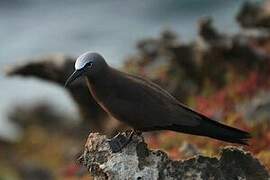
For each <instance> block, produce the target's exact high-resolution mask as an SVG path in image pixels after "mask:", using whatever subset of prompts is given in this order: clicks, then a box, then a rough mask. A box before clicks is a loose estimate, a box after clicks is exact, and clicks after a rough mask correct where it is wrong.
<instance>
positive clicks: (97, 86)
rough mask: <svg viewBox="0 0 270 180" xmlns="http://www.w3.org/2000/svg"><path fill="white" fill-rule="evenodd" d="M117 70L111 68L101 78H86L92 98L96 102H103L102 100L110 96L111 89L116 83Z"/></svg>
mask: <svg viewBox="0 0 270 180" xmlns="http://www.w3.org/2000/svg"><path fill="white" fill-rule="evenodd" d="M114 71H115V70H114V69H112V68H110V69H109V70H107V71H106V72H103V73H102V74H101V75H99V76H86V77H85V79H86V83H87V86H88V89H89V90H90V92H91V94H92V96H93V97H94V98H95V100H96V101H98V102H99V101H102V98H106V97H107V96H110V91H111V87H112V86H113V83H114V80H113V79H114V77H115V75H114V74H115V72H114Z"/></svg>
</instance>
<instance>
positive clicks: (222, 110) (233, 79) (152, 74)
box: [0, 0, 270, 180]
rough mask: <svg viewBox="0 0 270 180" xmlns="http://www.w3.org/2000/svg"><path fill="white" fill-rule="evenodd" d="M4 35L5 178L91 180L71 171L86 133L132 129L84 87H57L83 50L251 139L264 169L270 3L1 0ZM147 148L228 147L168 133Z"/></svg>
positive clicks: (179, 152) (0, 144)
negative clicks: (142, 78)
mask: <svg viewBox="0 0 270 180" xmlns="http://www.w3.org/2000/svg"><path fill="white" fill-rule="evenodd" d="M0 27H1V28H0V38H1V43H0V67H1V74H0V87H1V90H0V92H1V94H0V179H1V180H2V179H4V180H5V179H15V180H17V179H30V180H31V179H78V178H82V179H89V178H90V177H89V176H88V175H87V173H86V170H85V169H84V168H83V167H81V166H80V164H79V163H78V162H77V158H79V156H80V154H81V151H82V150H83V145H84V143H85V140H86V138H87V136H88V134H89V132H96V131H98V132H102V133H104V134H107V135H109V136H112V135H114V134H115V133H116V132H117V131H120V130H124V129H126V128H127V127H126V125H123V124H121V123H119V122H117V121H116V120H114V119H112V118H110V117H107V115H106V114H105V113H104V112H103V110H102V109H101V108H100V107H99V106H98V105H97V104H96V102H95V101H94V100H93V98H92V97H91V95H90V93H89V92H88V90H87V87H86V86H85V84H84V83H83V81H78V82H77V83H74V85H73V86H72V87H69V88H68V89H65V88H63V85H64V82H65V80H66V79H67V77H68V76H69V75H70V74H71V72H72V71H73V66H74V61H75V59H76V57H77V56H79V55H80V54H81V53H83V52H85V51H96V52H99V53H101V54H102V55H103V56H104V57H105V59H106V60H107V62H108V63H109V64H110V65H111V66H113V67H115V68H118V69H121V70H123V71H126V72H129V73H133V74H138V75H141V76H144V77H146V78H148V79H151V80H152V81H154V82H156V83H158V84H159V85H161V86H162V87H163V88H165V89H167V90H168V91H169V92H170V93H172V94H173V95H174V96H175V97H176V98H177V99H179V100H180V101H182V102H183V103H185V104H187V105H189V106H191V107H192V108H194V109H196V110H198V111H200V112H201V113H203V114H205V115H207V116H210V117H212V118H214V119H215V120H217V121H221V122H224V123H226V124H228V125H231V126H235V127H238V128H241V129H244V130H247V131H250V132H251V133H252V135H253V136H254V138H253V139H252V140H251V141H250V146H249V147H245V148H246V149H247V150H249V151H251V152H252V153H253V154H254V155H255V156H256V157H257V158H258V159H259V160H260V161H261V162H262V163H263V164H264V165H265V166H266V167H267V168H268V169H269V168H270V132H269V129H270V123H269V122H270V91H269V90H270V79H269V73H270V1H267V0H265V1H263V0H256V1H255V0H254V1H244V0H227V1H223V0H216V1H212V0H204V1H199V0H181V1H179V0H168V1H162V0H157V1H156V0H155V1H154V0H148V1H131V0H129V1H120V0H116V1H97V0H88V1H85V0H78V1H72V0H65V1H63V0H62V1H53V0H47V1H42V0H12V1H10V0H1V1H0ZM172 137H174V138H172ZM171 139H173V141H172V140H171ZM146 140H147V142H148V144H149V146H150V147H152V148H158V149H163V150H165V151H166V152H168V153H169V155H170V157H171V158H174V159H181V158H188V157H190V156H192V155H196V154H204V155H216V154H217V153H218V150H219V147H220V146H221V145H222V146H225V145H228V144H226V143H223V142H219V141H216V140H210V139H208V138H201V137H195V136H191V135H183V134H176V133H173V132H154V133H147V134H146Z"/></svg>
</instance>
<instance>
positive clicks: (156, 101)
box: [65, 52, 250, 152]
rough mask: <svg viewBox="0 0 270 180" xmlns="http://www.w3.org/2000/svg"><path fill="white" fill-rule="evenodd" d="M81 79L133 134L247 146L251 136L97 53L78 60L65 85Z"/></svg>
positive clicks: (115, 146)
mask: <svg viewBox="0 0 270 180" xmlns="http://www.w3.org/2000/svg"><path fill="white" fill-rule="evenodd" d="M80 76H84V77H85V80H86V83H87V85H88V88H89V90H90V92H91V94H92V95H93V97H94V99H95V100H96V101H97V103H98V104H99V105H100V106H101V107H102V108H103V109H104V110H105V111H106V112H107V113H108V114H109V115H111V116H113V117H114V118H116V119H118V120H119V121H122V122H124V123H126V124H128V125H129V126H131V127H132V128H134V130H137V131H142V132H145V131H154V130H172V131H176V132H182V133H187V134H193V135H199V136H207V137H210V138H214V139H218V140H222V141H226V142H231V143H238V144H245V145H246V144H247V140H248V138H250V134H249V133H248V132H245V131H242V130H239V129H236V128H233V127H230V126H227V125H224V124H221V123H219V122H217V121H214V120H212V119H210V118H208V117H206V116H204V115H202V114H200V113H198V112H196V111H194V110H192V109H190V108H188V107H186V106H185V105H183V104H181V103H180V102H179V101H178V100H177V99H176V98H174V97H173V96H172V95H170V94H169V93H168V92H167V91H166V90H164V89H162V88H161V87H159V86H158V85H156V84H154V83H153V82H150V81H148V80H146V79H143V78H141V77H138V76H134V75H130V74H127V73H124V72H121V71H118V70H116V69H114V68H112V67H110V66H109V65H108V64H107V63H106V61H105V59H104V58H103V57H102V56H101V55H100V54H98V53H91V52H86V53H84V54H82V55H81V56H79V57H78V58H77V60H76V62H75V71H74V72H73V74H72V75H71V76H70V77H69V78H68V80H67V81H66V83H65V85H66V86H67V85H69V84H70V83H71V82H72V81H74V80H75V79H77V78H79V77H80ZM133 132H134V131H133ZM132 135H133V133H131V136H129V138H128V140H127V141H125V142H123V143H119V142H117V143H112V144H111V147H112V150H113V151H115V152H117V151H119V150H121V149H122V148H123V146H125V145H126V144H127V143H128V142H129V140H130V137H132ZM117 144H118V145H119V146H117Z"/></svg>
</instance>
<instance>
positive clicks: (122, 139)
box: [108, 131, 135, 153]
mask: <svg viewBox="0 0 270 180" xmlns="http://www.w3.org/2000/svg"><path fill="white" fill-rule="evenodd" d="M134 133H135V132H134V131H131V132H130V134H129V135H128V136H127V135H123V134H122V133H118V134H117V135H116V136H114V137H113V138H111V139H109V140H108V143H109V145H110V148H111V150H112V152H113V153H117V152H120V151H121V150H122V149H123V148H124V147H125V146H126V145H127V144H128V143H129V142H130V141H131V140H132V136H133V135H134Z"/></svg>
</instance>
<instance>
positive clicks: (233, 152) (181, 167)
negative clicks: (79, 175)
mask: <svg viewBox="0 0 270 180" xmlns="http://www.w3.org/2000/svg"><path fill="white" fill-rule="evenodd" d="M123 135H126V134H125V133H123ZM81 162H82V163H83V165H84V166H86V167H87V168H88V170H89V172H90V174H91V175H92V176H93V177H94V179H97V180H99V179H134V180H139V179H143V180H145V179H146V180H148V179H149V180H150V179H166V180H167V179H184V180H209V179H213V180H216V179H218V180H231V179H232V180H235V179H238V180H240V179H241V180H242V179H245V180H253V179H256V180H269V179H270V176H269V173H268V172H267V170H266V169H265V168H264V167H263V166H262V165H261V164H260V162H259V161H258V160H257V159H255V158H254V157H253V156H252V155H251V154H250V153H249V152H246V151H244V150H242V149H240V148H237V147H232V146H230V147H225V148H223V149H221V153H220V157H206V156H202V155H197V156H194V157H191V158H190V159H186V160H179V161H174V160H171V159H169V157H168V156H167V154H166V153H165V152H162V151H160V150H150V149H148V148H147V144H146V143H145V142H144V138H143V137H142V136H141V135H134V137H133V139H132V141H131V142H130V143H129V144H128V145H127V146H126V147H125V148H123V149H122V151H121V152H118V153H112V151H111V149H110V146H109V143H108V139H107V137H106V136H104V135H100V134H98V133H91V134H90V135H89V137H88V140H87V142H86V145H85V151H84V153H83V155H82V156H81Z"/></svg>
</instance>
